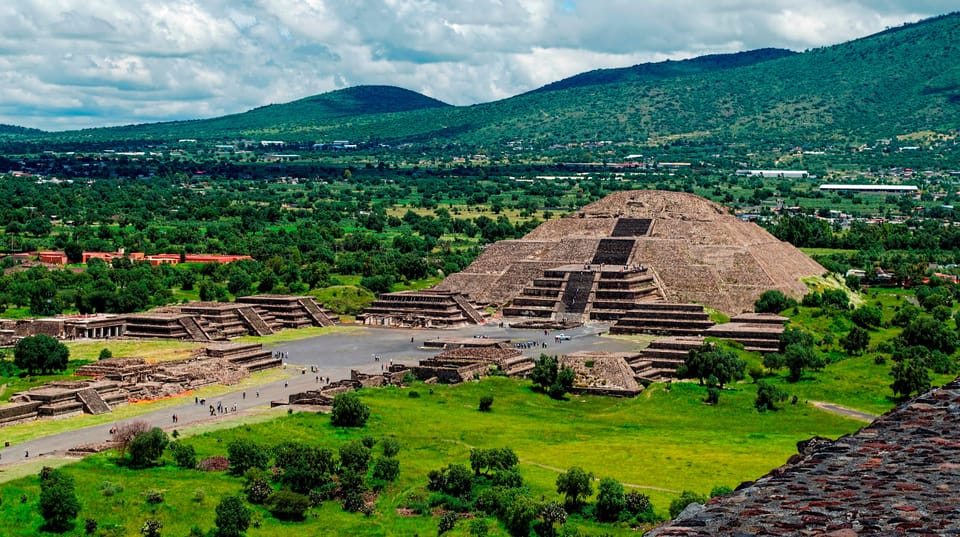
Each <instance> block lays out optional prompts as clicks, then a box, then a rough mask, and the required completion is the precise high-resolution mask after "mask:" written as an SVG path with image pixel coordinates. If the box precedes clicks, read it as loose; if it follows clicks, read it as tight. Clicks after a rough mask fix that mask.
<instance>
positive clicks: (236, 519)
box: [213, 496, 252, 537]
mask: <svg viewBox="0 0 960 537" xmlns="http://www.w3.org/2000/svg"><path fill="white" fill-rule="evenodd" d="M216 512H217V515H216V518H215V519H214V523H215V524H216V525H217V527H216V529H215V530H214V531H213V534H214V537H241V536H242V535H243V534H244V533H245V532H246V531H247V528H249V527H250V517H251V515H252V513H251V512H250V509H248V508H247V506H245V505H243V499H242V498H240V497H239V496H227V497H225V498H223V499H222V500H220V503H218V504H217V510H216Z"/></svg>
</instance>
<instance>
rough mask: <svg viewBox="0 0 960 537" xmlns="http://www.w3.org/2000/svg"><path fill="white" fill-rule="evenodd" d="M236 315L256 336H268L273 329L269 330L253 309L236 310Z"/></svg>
mask: <svg viewBox="0 0 960 537" xmlns="http://www.w3.org/2000/svg"><path fill="white" fill-rule="evenodd" d="M237 313H238V314H239V315H240V318H242V319H243V321H244V324H246V325H247V327H248V328H250V331H251V332H253V333H254V334H255V335H258V336H269V335H270V334H272V333H273V329H272V328H270V325H268V324H267V323H266V322H265V321H264V320H263V318H262V317H260V314H259V313H257V312H256V310H254V309H253V307H246V308H238V309H237Z"/></svg>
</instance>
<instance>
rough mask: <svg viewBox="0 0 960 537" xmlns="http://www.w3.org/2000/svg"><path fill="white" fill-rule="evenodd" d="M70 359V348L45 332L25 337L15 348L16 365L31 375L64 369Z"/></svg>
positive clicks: (14, 361)
mask: <svg viewBox="0 0 960 537" xmlns="http://www.w3.org/2000/svg"><path fill="white" fill-rule="evenodd" d="M69 359H70V349H68V348H67V346H66V345H64V344H63V343H60V342H59V341H57V340H56V339H54V338H52V337H50V336H47V335H44V334H37V335H35V336H28V337H25V338H23V339H21V340H20V341H19V342H18V343H17V345H16V346H15V347H14V348H13V363H14V365H16V366H17V367H19V368H20V369H23V370H25V371H26V372H27V373H28V374H30V375H34V374H36V373H40V374H43V375H45V374H47V373H53V372H59V371H63V370H65V369H66V368H67V361H68V360H69Z"/></svg>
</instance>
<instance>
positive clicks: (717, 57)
mask: <svg viewBox="0 0 960 537" xmlns="http://www.w3.org/2000/svg"><path fill="white" fill-rule="evenodd" d="M794 54H796V52H793V51H791V50H786V49H779V48H762V49H757V50H749V51H746V52H737V53H734V54H709V55H707V56H699V57H696V58H691V59H688V60H680V61H671V60H667V61H663V62H657V63H641V64H639V65H633V66H631V67H622V68H619V69H596V70H594V71H588V72H586V73H580V74H578V75H574V76H572V77H570V78H564V79H563V80H558V81H556V82H552V83H550V84H547V85H546V86H543V87H541V88H538V89H535V90H533V91H531V92H528V93H544V92H548V91H557V90H564V89H570V88H580V87H583V86H598V85H601V84H617V83H636V82H649V81H656V80H663V79H666V78H673V77H678V76H687V75H696V74H704V73H709V72H712V71H720V70H723V69H733V68H735V67H743V66H746V65H753V64H755V63H760V62H765V61H768V60H776V59H779V58H784V57H786V56H792V55H794Z"/></svg>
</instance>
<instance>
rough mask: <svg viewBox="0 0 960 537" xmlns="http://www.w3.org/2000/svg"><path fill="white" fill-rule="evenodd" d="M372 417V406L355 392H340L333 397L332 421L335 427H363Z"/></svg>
mask: <svg viewBox="0 0 960 537" xmlns="http://www.w3.org/2000/svg"><path fill="white" fill-rule="evenodd" d="M369 417H370V407H368V406H367V405H365V404H364V403H363V401H361V400H360V398H359V397H358V396H357V394H355V393H353V392H344V393H338V394H337V395H336V397H334V398H333V412H331V414H330V423H331V424H332V425H334V426H335V427H363V426H364V425H366V423H367V419H368V418H369Z"/></svg>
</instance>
